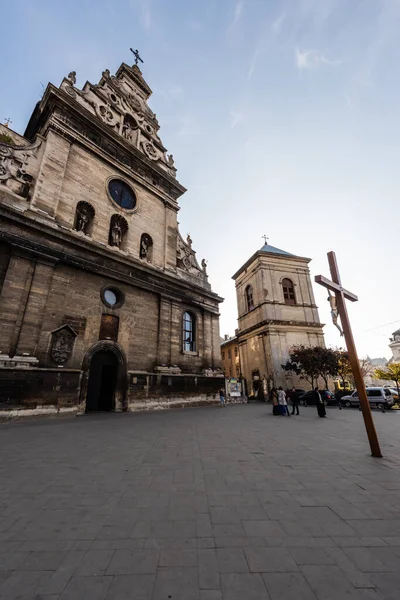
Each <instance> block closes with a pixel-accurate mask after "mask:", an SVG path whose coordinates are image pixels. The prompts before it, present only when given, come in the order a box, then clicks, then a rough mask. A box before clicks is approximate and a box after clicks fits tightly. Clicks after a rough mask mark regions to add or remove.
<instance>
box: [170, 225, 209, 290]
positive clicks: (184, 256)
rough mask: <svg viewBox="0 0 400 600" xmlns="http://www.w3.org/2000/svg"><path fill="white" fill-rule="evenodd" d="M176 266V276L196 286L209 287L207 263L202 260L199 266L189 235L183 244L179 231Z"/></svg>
mask: <svg viewBox="0 0 400 600" xmlns="http://www.w3.org/2000/svg"><path fill="white" fill-rule="evenodd" d="M176 266H177V267H178V274H179V275H181V276H183V277H184V278H185V279H188V280H189V281H192V282H193V283H195V284H196V285H201V286H203V287H207V288H209V287H210V286H209V283H208V277H207V262H206V261H205V259H204V258H203V260H202V261H201V266H200V265H199V263H198V262H197V258H196V252H195V251H194V250H193V248H192V239H191V237H190V234H188V236H187V238H186V242H185V241H184V239H183V237H182V236H181V234H180V233H179V231H178V236H177V248H176Z"/></svg>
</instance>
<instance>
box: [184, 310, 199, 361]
mask: <svg viewBox="0 0 400 600" xmlns="http://www.w3.org/2000/svg"><path fill="white" fill-rule="evenodd" d="M182 333H183V350H184V351H185V352H195V350H196V320H195V316H194V315H193V314H192V313H191V312H188V311H186V312H185V313H183V327H182Z"/></svg>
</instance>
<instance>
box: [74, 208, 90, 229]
mask: <svg viewBox="0 0 400 600" xmlns="http://www.w3.org/2000/svg"><path fill="white" fill-rule="evenodd" d="M88 223H89V213H88V210H87V208H86V207H85V206H82V208H79V209H78V211H77V216H76V230H77V231H82V233H86V229H87V226H88Z"/></svg>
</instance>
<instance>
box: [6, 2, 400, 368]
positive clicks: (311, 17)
mask: <svg viewBox="0 0 400 600" xmlns="http://www.w3.org/2000/svg"><path fill="white" fill-rule="evenodd" d="M1 8H2V21H3V22H4V23H6V27H3V28H2V35H1V38H0V50H1V55H2V56H3V61H2V65H1V71H2V84H3V86H2V89H3V93H2V94H1V96H0V109H1V110H0V118H1V119H4V118H5V117H10V118H11V119H12V121H13V123H12V128H13V129H15V130H16V131H19V132H23V131H24V128H25V125H26V123H27V121H28V118H29V116H30V113H31V111H32V110H33V108H34V105H35V103H36V101H37V100H38V99H39V98H40V96H41V93H42V85H41V84H43V85H44V86H46V85H47V82H48V81H51V82H52V83H54V84H56V85H59V84H60V82H61V80H62V78H63V76H65V75H67V74H68V73H69V71H71V70H75V71H76V72H77V79H78V81H77V84H78V85H79V86H82V85H83V84H84V83H85V81H86V80H89V81H92V82H97V81H98V80H99V78H100V76H101V71H102V70H103V69H105V68H109V69H110V70H111V71H112V72H115V70H116V69H117V68H118V66H119V64H120V63H121V62H122V61H125V62H130V63H131V62H132V55H131V53H130V52H129V47H131V46H132V47H134V48H139V50H140V52H141V54H142V56H143V59H144V61H145V63H144V65H142V67H141V68H142V70H143V74H144V76H145V78H146V80H147V81H148V83H149V85H150V87H151V88H152V89H153V92H154V93H153V96H152V98H151V106H152V108H153V110H154V111H155V112H156V113H157V117H158V119H159V122H160V125H161V131H160V134H161V138H162V140H163V142H164V144H165V145H166V147H167V148H168V149H169V151H170V152H172V153H173V155H174V158H175V164H176V166H177V168H178V178H179V180H180V181H181V183H182V184H183V185H185V186H186V187H187V188H188V192H187V193H186V194H185V196H184V197H183V198H182V199H181V206H182V209H181V211H180V213H179V221H180V227H181V231H182V234H183V235H186V233H188V232H190V235H191V237H192V239H193V245H194V248H195V249H196V250H197V253H198V257H199V258H202V257H203V256H204V257H206V258H207V259H208V261H209V273H210V280H211V282H212V284H213V287H214V289H215V291H217V292H218V293H219V294H220V295H222V296H224V297H225V302H224V304H223V305H222V309H221V310H222V316H221V334H224V333H233V331H234V329H235V327H236V297H235V288H234V284H233V282H232V281H231V275H232V274H233V273H234V272H235V271H236V270H237V269H238V268H239V267H240V266H241V264H242V263H243V262H245V260H246V259H247V258H248V257H249V256H250V255H251V254H252V253H253V252H254V251H255V250H257V249H258V248H259V247H261V246H262V244H263V240H262V237H261V236H262V234H264V233H266V234H267V235H268V236H269V239H270V243H271V244H273V245H275V246H278V247H280V248H283V249H285V250H288V251H289V252H292V253H295V254H298V255H302V256H308V257H310V258H312V259H313V260H312V263H311V269H312V273H313V275H314V274H317V273H323V274H325V275H328V266H327V261H326V252H327V251H329V250H336V252H337V256H338V261H339V266H340V268H341V271H342V279H343V283H344V284H345V286H346V287H347V288H348V289H350V290H351V291H354V292H355V293H358V295H359V297H360V301H359V302H358V303H357V304H356V305H353V306H351V307H350V314H351V317H352V321H353V326H354V333H355V336H356V341H357V345H358V349H359V353H360V355H365V354H369V355H370V356H382V355H386V356H387V357H389V356H390V351H389V349H388V347H387V344H388V337H389V334H390V333H391V332H392V331H394V330H395V329H397V328H398V327H399V326H400V306H399V297H400V283H399V274H398V255H399V217H400V208H399V206H400V203H399V192H400V182H399V176H400V165H399V160H400V158H399V156H400V153H399V140H400V119H399V107H400V98H399V95H400V90H399V87H400V77H399V74H398V65H399V64H400V44H399V42H398V40H399V31H400V2H399V1H398V0H242V1H241V0H237V1H236V0H197V1H191V2H188V1H187V0H168V1H166V0H123V1H122V0H69V2H68V3H66V2H54V1H53V0H29V1H27V0H13V1H12V2H11V1H9V0H3V2H2V3H1ZM315 287H316V286H315ZM315 292H316V297H317V303H318V304H319V306H320V315H321V319H322V321H323V322H325V323H327V326H326V328H325V335H326V341H327V343H328V344H333V345H337V344H339V343H340V338H339V335H337V332H336V330H335V329H334V328H333V326H332V325H331V323H330V320H329V307H328V303H327V302H326V293H325V292H324V291H323V290H317V289H315ZM396 320H398V322H397V323H394V324H393V325H387V326H385V327H381V325H383V324H385V323H390V322H392V321H396Z"/></svg>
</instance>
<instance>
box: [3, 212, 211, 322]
mask: <svg viewBox="0 0 400 600" xmlns="http://www.w3.org/2000/svg"><path fill="white" fill-rule="evenodd" d="M6 219H8V220H9V221H12V222H13V225H14V226H16V227H18V228H20V229H21V234H18V233H13V232H11V229H10V227H9V226H6V227H4V229H2V228H1V226H2V225H3V226H4V224H5V223H6ZM43 239H46V240H47V241H48V242H49V243H48V244H47V245H45V244H44V243H43ZM0 240H2V241H5V242H7V243H9V244H10V245H12V246H13V247H14V248H16V249H18V250H17V251H18V252H21V251H23V252H24V255H25V256H28V255H31V256H34V257H35V258H39V260H40V258H42V259H43V257H46V259H51V260H53V261H59V262H60V263H64V264H68V265H71V266H75V267H76V268H79V269H84V270H85V271H88V272H92V273H97V274H100V275H103V276H106V277H108V278H109V279H113V280H115V281H120V282H121V283H122V282H123V283H126V284H127V285H133V286H135V287H138V288H141V289H144V290H146V291H151V292H155V293H157V294H160V295H166V294H167V295H168V296H169V297H170V298H174V299H175V300H176V301H177V302H182V303H185V302H186V303H189V304H197V305H198V306H199V307H200V306H201V307H202V308H203V309H204V310H206V311H208V312H210V313H213V314H216V315H218V314H219V312H218V308H217V307H215V306H212V305H211V304H208V303H207V299H208V300H209V301H210V302H211V303H212V304H215V303H217V304H218V303H220V302H222V301H223V298H221V297H220V296H218V295H217V294H215V293H214V292H211V291H208V290H205V289H204V288H202V287H199V286H195V285H190V284H188V283H186V282H185V281H184V280H182V279H180V278H179V277H178V276H174V275H173V274H172V273H167V272H165V271H163V270H162V269H159V268H157V267H151V266H149V265H147V264H145V263H143V262H142V261H140V260H139V259H134V258H133V257H130V256H127V255H123V254H120V253H119V252H118V251H115V250H114V251H113V250H111V249H109V248H108V247H107V246H103V245H101V244H99V243H97V242H94V241H93V240H91V239H90V238H88V239H86V238H85V236H81V235H78V234H73V233H72V232H70V231H69V230H66V229H63V228H61V227H58V226H57V225H56V224H54V223H53V224H51V223H49V224H47V223H46V222H45V220H44V219H41V220H40V221H38V220H35V219H33V218H30V217H28V216H26V215H25V214H23V213H20V212H18V213H16V212H15V211H14V210H12V209H10V208H9V207H7V206H5V205H0ZM193 292H194V293H195V294H196V295H197V298H193ZM199 297H202V298H203V300H202V301H200V300H199Z"/></svg>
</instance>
